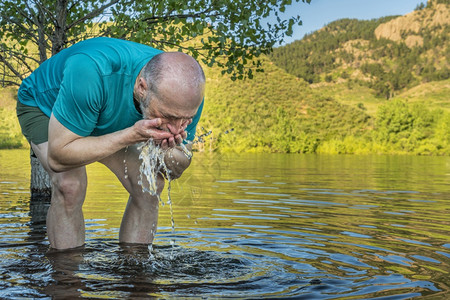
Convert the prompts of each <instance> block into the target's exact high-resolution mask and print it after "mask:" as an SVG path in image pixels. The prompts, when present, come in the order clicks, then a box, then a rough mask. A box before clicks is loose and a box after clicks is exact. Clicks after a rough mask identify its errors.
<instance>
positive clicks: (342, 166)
mask: <svg viewBox="0 0 450 300" xmlns="http://www.w3.org/2000/svg"><path fill="white" fill-rule="evenodd" d="M27 155H28V152H27V151H21V150H20V151H18V150H14V151H0V164H1V168H0V197H1V198H0V235H1V238H0V298H15V297H32V298H39V297H48V296H52V297H56V298H59V297H69V298H74V297H86V298H97V297H98V298H133V297H152V296H153V297H156V298H176V297H183V296H196V297H218V298H222V297H236V298H260V297H266V298H271V297H281V296H284V297H295V298H299V299H302V298H303V299H337V298H346V299H361V298H365V299H367V298H377V299H410V298H415V297H417V298H424V297H429V298H430V299H441V298H442V299H444V298H445V297H450V294H449V292H450V287H449V285H450V280H449V279H448V278H449V277H450V274H449V272H450V266H449V261H450V230H449V229H450V224H449V223H450V222H449V221H450V220H449V217H448V212H449V209H450V204H449V203H448V200H449V199H450V159H449V158H445V157H412V156H400V157H398V156H313V155H311V156H310V155H266V154H265V155H261V154H258V155H218V154H214V155H206V154H196V155H195V156H194V163H193V164H192V166H191V167H190V169H189V171H188V172H187V173H186V174H185V175H184V176H183V177H182V178H180V179H179V180H177V181H174V182H173V185H172V202H173V210H174V212H173V213H174V220H175V231H174V232H172V230H171V220H170V211H169V207H167V206H165V207H162V208H161V209H160V222H159V223H160V226H159V231H158V234H157V235H156V239H155V244H154V245H153V247H152V248H151V249H149V248H148V247H142V246H139V247H138V246H130V245H128V246H127V245H119V244H118V238H117V236H118V228H119V226H120V221H121V217H122V213H123V210H124V208H125V204H126V199H127V195H126V194H125V191H124V190H123V189H122V188H121V187H120V184H119V183H118V181H117V180H116V179H115V178H114V176H113V175H112V174H109V173H108V171H107V169H106V168H104V167H103V166H101V165H99V164H94V165H92V166H91V167H89V168H88V175H89V187H88V194H87V198H86V202H85V218H86V233H87V238H86V245H85V246H84V247H82V248H80V249H74V250H71V251H64V252H49V251H48V241H47V239H46V237H45V211H46V208H47V204H45V203H33V204H30V202H29V192H28V186H29V182H28V178H29V166H28V157H27ZM162 197H167V193H166V194H163V196H162ZM172 240H175V247H172V246H171V243H170V242H171V241H172Z"/></svg>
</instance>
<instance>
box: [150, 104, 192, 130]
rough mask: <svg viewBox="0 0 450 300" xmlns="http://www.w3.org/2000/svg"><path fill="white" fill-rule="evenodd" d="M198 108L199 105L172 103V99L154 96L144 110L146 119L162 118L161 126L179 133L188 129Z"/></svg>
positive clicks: (162, 128) (163, 128)
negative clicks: (166, 99) (164, 99)
mask: <svg viewBox="0 0 450 300" xmlns="http://www.w3.org/2000/svg"><path fill="white" fill-rule="evenodd" d="M168 102H169V103H168ZM197 110H198V106H193V105H189V106H188V105H177V104H176V103H170V101H166V102H164V101H160V100H159V99H157V98H154V99H152V100H151V101H150V102H149V106H148V107H146V108H145V109H144V110H143V113H144V118H146V119H155V118H160V119H161V126H160V127H159V128H160V129H161V130H165V131H167V132H170V133H172V134H173V135H177V134H181V133H182V132H183V131H184V130H186V127H187V126H188V125H189V124H190V123H191V122H192V119H193V118H194V116H195V114H196V113H197Z"/></svg>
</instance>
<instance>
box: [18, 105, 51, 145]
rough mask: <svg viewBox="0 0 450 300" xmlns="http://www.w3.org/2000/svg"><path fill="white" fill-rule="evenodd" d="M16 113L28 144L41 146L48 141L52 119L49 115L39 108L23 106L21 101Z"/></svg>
mask: <svg viewBox="0 0 450 300" xmlns="http://www.w3.org/2000/svg"><path fill="white" fill-rule="evenodd" d="M16 111H17V118H18V119H19V123H20V127H21V128H22V133H23V135H24V136H25V137H26V139H27V140H28V142H33V144H35V145H39V144H42V143H45V142H47V141H48V122H49V121H50V118H49V117H47V115H45V114H44V113H43V112H42V111H41V110H40V109H39V108H38V107H33V106H28V105H25V104H22V103H21V102H20V101H17V108H16Z"/></svg>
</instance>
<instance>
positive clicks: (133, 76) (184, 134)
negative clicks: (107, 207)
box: [17, 38, 205, 249]
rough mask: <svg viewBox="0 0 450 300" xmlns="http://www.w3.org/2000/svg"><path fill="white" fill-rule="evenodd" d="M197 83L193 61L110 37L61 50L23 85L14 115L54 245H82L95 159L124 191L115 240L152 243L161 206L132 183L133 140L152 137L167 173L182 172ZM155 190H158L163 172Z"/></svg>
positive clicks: (196, 111)
mask: <svg viewBox="0 0 450 300" xmlns="http://www.w3.org/2000/svg"><path fill="white" fill-rule="evenodd" d="M204 84H205V76H204V73H203V70H202V68H201V67H200V65H199V64H198V62H197V61H195V60H194V59H193V58H192V57H191V56H188V55H186V54H183V53H180V52H167V53H165V52H162V51H160V50H157V49H154V48H151V47H148V46H145V45H141V44H137V43H133V42H129V41H123V40H117V39H111V38H95V39H90V40H86V41H83V42H80V43H77V44H75V45H73V46H71V47H69V48H67V49H65V50H62V51H61V52H60V53H58V54H56V55H55V56H53V57H51V58H50V59H48V60H47V61H45V62H44V63H43V64H42V65H41V66H40V67H39V68H38V69H36V70H35V71H34V72H33V73H32V74H31V75H30V76H29V77H28V78H26V79H25V80H24V81H23V83H22V85H21V87H20V89H19V91H18V99H19V101H18V103H17V115H18V118H19V122H20V125H21V127H22V132H23V134H24V135H25V137H26V138H27V139H28V141H29V142H30V145H31V148H32V150H33V152H34V153H35V154H36V156H37V157H38V158H39V160H40V161H41V163H42V165H43V166H44V168H45V169H46V170H47V171H48V173H49V175H50V177H51V180H52V199H51V205H50V208H49V211H48V215H47V233H48V238H49V241H50V246H51V247H52V248H56V249H67V248H74V247H79V246H82V245H83V244H84V239H85V228H84V226H85V225H84V217H83V212H82V205H83V202H84V198H85V195H86V187H87V177H86V169H85V166H86V165H88V164H90V163H92V162H95V161H99V162H101V163H103V164H104V165H106V166H107V167H108V168H109V169H110V170H111V171H112V172H114V173H115V175H116V176H117V177H118V179H119V180H120V182H121V183H122V185H123V186H124V187H125V189H126V190H127V191H128V192H129V194H130V197H129V200H128V204H127V207H126V209H125V212H124V216H123V219H122V223H121V227H120V233H119V241H120V242H123V243H144V244H148V243H151V242H152V241H153V237H154V233H155V232H156V226H157V220H158V204H159V203H158V199H157V197H156V196H151V195H150V194H149V193H144V192H142V187H141V186H140V185H139V184H138V177H139V176H138V175H139V166H140V164H141V161H140V160H139V158H138V156H139V151H138V149H137V144H138V143H140V142H145V141H147V140H149V139H153V141H154V142H155V143H156V144H157V145H159V146H160V147H162V148H163V149H168V151H167V153H168V154H167V155H166V156H169V155H170V159H165V162H166V164H167V166H168V168H169V170H170V177H171V178H178V177H179V176H181V174H182V173H183V171H184V170H185V169H186V168H187V167H188V166H189V164H190V159H189V158H188V157H187V156H186V155H185V154H184V153H183V151H182V150H181V148H180V147H179V146H177V145H179V144H181V143H182V142H183V140H184V139H186V138H187V139H188V140H192V139H193V138H194V135H195V127H196V125H197V122H198V120H199V118H200V114H201V110H202V106H203V102H202V100H203V96H204ZM187 147H189V145H187ZM124 161H126V167H125V165H124ZM157 186H158V193H160V192H161V190H162V188H163V187H164V178H163V177H162V175H161V174H159V175H158V182H157Z"/></svg>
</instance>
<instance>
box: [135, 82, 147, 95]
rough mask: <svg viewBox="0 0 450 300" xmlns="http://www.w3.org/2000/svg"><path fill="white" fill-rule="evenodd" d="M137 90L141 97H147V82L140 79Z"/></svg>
mask: <svg viewBox="0 0 450 300" xmlns="http://www.w3.org/2000/svg"><path fill="white" fill-rule="evenodd" d="M137 88H138V90H137V92H138V93H139V96H140V97H141V98H143V97H144V95H145V94H146V93H147V91H148V85H147V81H145V79H144V78H142V77H139V79H138V86H137Z"/></svg>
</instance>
